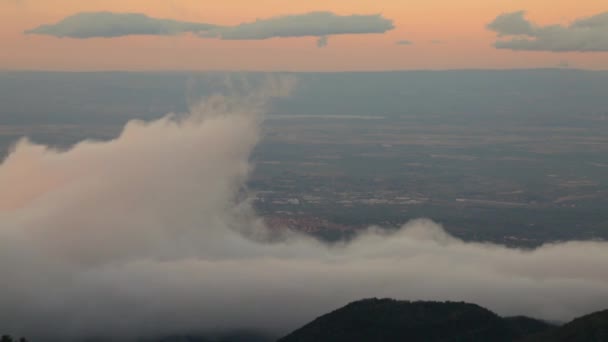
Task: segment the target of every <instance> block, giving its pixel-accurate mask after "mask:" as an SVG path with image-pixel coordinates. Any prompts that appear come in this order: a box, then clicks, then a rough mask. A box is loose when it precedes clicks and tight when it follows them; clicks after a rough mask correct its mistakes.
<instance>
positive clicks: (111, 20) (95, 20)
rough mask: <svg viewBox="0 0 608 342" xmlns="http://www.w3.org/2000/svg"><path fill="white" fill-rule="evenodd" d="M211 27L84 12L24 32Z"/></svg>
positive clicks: (84, 33) (97, 33) (74, 34)
mask: <svg viewBox="0 0 608 342" xmlns="http://www.w3.org/2000/svg"><path fill="white" fill-rule="evenodd" d="M213 27H215V25H211V24H203V23H192V22H185V21H177V20H171V19H157V18H151V17H148V16H147V15H145V14H141V13H112V12H84V13H78V14H74V15H72V16H69V17H67V18H65V19H63V20H61V21H60V22H58V23H56V24H49V25H42V26H39V27H37V28H34V29H31V30H28V31H25V33H26V34H44V35H51V36H55V37H69V38H95V37H104V38H113V37H122V36H129V35H161V36H164V35H175V34H180V33H184V32H201V31H206V30H209V29H211V28H213Z"/></svg>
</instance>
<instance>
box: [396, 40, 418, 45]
mask: <svg viewBox="0 0 608 342" xmlns="http://www.w3.org/2000/svg"><path fill="white" fill-rule="evenodd" d="M396 44H397V45H413V44H414V42H412V41H411V40H406V39H404V40H399V41H397V43H396Z"/></svg>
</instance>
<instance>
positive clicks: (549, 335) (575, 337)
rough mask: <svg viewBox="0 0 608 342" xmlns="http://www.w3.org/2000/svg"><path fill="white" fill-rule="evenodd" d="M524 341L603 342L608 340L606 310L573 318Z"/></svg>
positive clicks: (607, 316) (607, 315)
mask: <svg viewBox="0 0 608 342" xmlns="http://www.w3.org/2000/svg"><path fill="white" fill-rule="evenodd" d="M523 341H525V342H579V341H583V342H605V341H608V310H604V311H600V312H596V313H592V314H590V315H586V316H583V317H580V318H577V319H575V320H573V321H572V322H570V323H568V324H565V325H563V326H561V327H560V328H559V329H555V330H552V331H548V332H545V333H543V334H538V335H533V336H530V337H528V338H526V339H524V340H523Z"/></svg>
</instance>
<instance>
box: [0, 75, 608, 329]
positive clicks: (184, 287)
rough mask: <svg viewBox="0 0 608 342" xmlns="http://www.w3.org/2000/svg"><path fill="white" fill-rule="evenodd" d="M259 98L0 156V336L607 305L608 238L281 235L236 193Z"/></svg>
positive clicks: (289, 325)
mask: <svg viewBox="0 0 608 342" xmlns="http://www.w3.org/2000/svg"><path fill="white" fill-rule="evenodd" d="M266 89H267V88H266ZM282 89H283V87H282V86H281V85H276V86H274V87H273V90H272V91H271V92H270V93H271V94H276V93H280V92H282ZM264 93H265V94H267V93H268V92H267V91H265V92H264ZM252 98H253V99H254V101H252V100H251V99H252ZM260 98H261V97H259V96H254V97H249V99H248V100H246V101H242V100H235V99H234V98H230V97H229V98H214V99H211V100H209V101H207V102H206V104H204V105H201V106H198V107H196V108H194V109H193V110H192V113H191V114H190V115H189V116H186V117H181V118H179V117H178V118H176V117H173V118H171V117H167V118H163V119H160V120H157V121H153V122H150V123H143V122H131V123H129V124H128V125H127V126H126V127H125V129H124V132H123V133H122V135H121V136H120V137H119V138H117V139H116V140H113V141H109V142H84V143H81V144H79V145H77V146H75V147H74V148H72V149H71V150H69V151H63V152H61V151H53V150H49V149H48V148H46V147H44V146H39V145H34V144H32V143H29V142H27V141H22V142H20V143H19V144H18V145H17V146H16V148H15V150H14V151H13V152H12V154H11V155H10V156H9V157H8V158H7V159H6V160H5V161H4V162H3V163H2V164H1V165H0V189H2V191H1V192H0V276H1V277H2V289H1V291H0V308H2V310H0V331H2V332H6V333H13V334H17V335H26V336H29V337H32V338H33V339H34V340H45V341H48V340H50V339H51V337H57V338H59V339H60V340H61V341H67V340H69V339H70V338H73V337H80V336H91V335H104V334H110V337H112V338H113V340H118V339H119V338H120V337H125V338H128V337H133V336H141V335H151V334H170V333H173V332H184V331H210V330H222V329H232V328H253V329H259V330H266V331H271V332H275V333H279V334H280V333H285V332H288V331H289V330H291V329H293V328H296V327H298V326H299V325H301V324H304V323H306V322H307V321H309V320H311V319H312V318H314V317H316V316H317V315H319V314H322V313H325V312H327V311H329V310H331V309H334V308H336V307H338V306H340V305H343V304H345V303H347V302H349V301H352V300H355V299H360V298H363V297H372V296H378V297H394V298H399V299H436V300H465V301H470V302H475V303H479V304H481V305H484V306H487V307H489V308H490V309H493V310H496V311H497V312H498V313H500V314H503V315H512V314H527V315H531V316H535V317H541V318H547V319H561V320H566V319H570V318H572V317H574V316H577V315H581V314H585V313H588V312H590V311H594V310H597V309H603V308H607V307H608V268H607V267H606V261H607V260H608V245H607V244H606V243H600V242H568V243H562V244H555V245H547V246H544V247H541V248H539V249H536V250H534V251H520V250H514V249H508V248H505V247H501V246H496V245H488V244H478V243H465V242H462V241H460V240H458V239H455V238H453V237H451V236H449V235H448V234H446V233H445V232H444V231H443V230H442V229H441V227H439V226H438V225H436V224H435V223H433V222H431V221H428V220H419V221H413V222H410V223H409V224H407V225H405V226H404V227H402V228H401V229H400V230H398V231H396V232H393V233H389V232H386V231H382V230H378V229H371V230H370V231H368V232H366V233H363V234H361V235H360V236H359V237H358V238H356V239H355V240H353V241H352V242H349V243H345V244H342V245H337V246H333V247H328V246H326V245H323V244H321V243H319V242H317V241H315V240H312V239H310V238H307V237H304V236H298V235H289V236H281V237H276V236H275V237H274V239H272V241H273V242H268V241H269V240H271V239H269V238H268V237H269V233H268V232H267V231H266V230H265V229H264V227H263V226H262V225H261V224H260V222H259V220H257V219H256V218H255V216H254V215H253V214H252V212H251V210H250V208H249V206H248V204H247V202H246V201H243V200H240V198H241V197H240V196H239V193H240V190H241V189H242V187H243V185H244V182H245V180H246V177H247V175H248V172H249V170H250V165H249V163H248V156H249V153H250V151H251V149H252V148H253V147H254V145H255V144H256V142H257V140H258V134H259V127H258V123H259V122H258V121H259V120H258V119H259V117H258V115H257V113H258V111H259V110H258V109H259V108H261V107H260V106H259V104H260V103H261V102H260V101H258V99H260ZM41 337H42V338H41ZM36 338H37V339H36Z"/></svg>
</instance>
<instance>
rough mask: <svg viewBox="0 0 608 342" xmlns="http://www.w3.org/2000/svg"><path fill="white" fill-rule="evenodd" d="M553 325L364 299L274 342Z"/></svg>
mask: <svg viewBox="0 0 608 342" xmlns="http://www.w3.org/2000/svg"><path fill="white" fill-rule="evenodd" d="M554 328H555V327H554V326H552V325H550V324H548V323H545V322H542V321H539V320H535V319H531V318H527V317H513V318H502V317H500V316H498V315H496V314H495V313H493V312H491V311H489V310H487V309H484V308H482V307H480V306H478V305H475V304H468V303H461V302H460V303H456V302H409V301H397V300H393V299H365V300H361V301H357V302H353V303H350V304H348V305H346V306H345V307H343V308H340V309H338V310H336V311H333V312H331V313H329V314H326V315H323V316H321V317H319V318H317V319H315V320H314V321H312V322H311V323H309V324H307V325H305V326H304V327H302V328H300V329H298V330H296V331H294V332H293V333H291V334H289V335H287V336H285V337H283V338H281V339H280V340H279V342H313V341H314V342H324V341H327V342H329V341H331V342H347V341H369V342H384V341H515V340H519V339H521V338H523V337H525V336H528V335H531V334H537V333H541V332H548V331H550V330H553V329H554Z"/></svg>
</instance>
